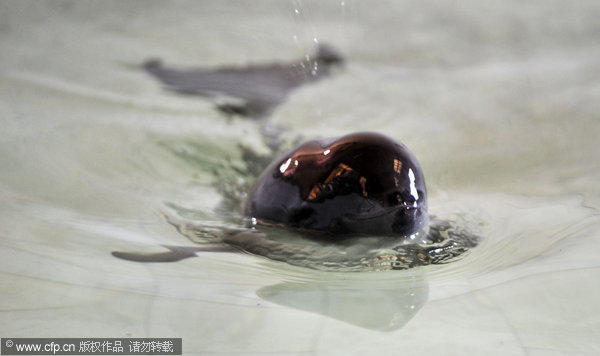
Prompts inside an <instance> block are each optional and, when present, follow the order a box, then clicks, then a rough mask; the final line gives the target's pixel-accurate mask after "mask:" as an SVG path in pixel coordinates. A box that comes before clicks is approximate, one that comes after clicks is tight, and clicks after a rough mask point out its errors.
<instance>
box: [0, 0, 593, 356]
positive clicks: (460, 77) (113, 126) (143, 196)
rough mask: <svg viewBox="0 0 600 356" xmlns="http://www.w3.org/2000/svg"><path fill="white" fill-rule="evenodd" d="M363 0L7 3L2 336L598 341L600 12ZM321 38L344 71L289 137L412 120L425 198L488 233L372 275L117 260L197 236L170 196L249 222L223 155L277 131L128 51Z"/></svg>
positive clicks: (555, 344)
mask: <svg viewBox="0 0 600 356" xmlns="http://www.w3.org/2000/svg"><path fill="white" fill-rule="evenodd" d="M345 3H346V4H345V6H344V12H343V13H344V15H343V16H341V17H340V16H337V15H339V14H340V13H341V12H340V11H339V10H340V9H339V4H338V3H336V4H335V6H334V5H331V4H323V5H317V4H312V3H311V4H304V5H305V6H304V7H303V8H302V10H303V14H304V18H305V20H302V21H296V22H292V21H290V16H291V15H290V14H289V13H288V12H289V11H291V10H290V9H289V6H288V7H286V8H282V7H281V6H278V5H277V4H275V3H260V4H259V5H256V6H255V7H252V8H250V7H248V8H244V9H243V11H242V10H241V9H239V8H237V7H232V6H229V5H223V4H221V5H207V4H196V3H184V2H182V3H178V4H177V6H173V7H164V6H165V5H160V4H159V3H152V5H148V7H147V8H146V10H145V12H141V13H140V12H139V6H141V5H139V4H137V3H135V2H128V3H120V4H119V5H117V3H110V5H111V6H117V7H119V11H113V10H114V9H109V8H110V6H108V5H104V4H105V3H98V4H96V3H83V4H75V3H73V4H71V3H69V2H65V3H61V5H52V4H50V3H48V4H45V5H42V4H39V3H35V4H33V3H27V2H19V3H2V5H0V6H1V7H2V10H1V11H0V24H2V25H0V26H2V28H1V29H0V46H1V47H2V48H4V49H6V48H10V50H4V51H0V53H1V54H0V62H1V63H2V64H3V65H2V67H3V69H2V72H0V97H1V98H3V100H1V101H0V122H1V124H2V133H1V134H0V145H1V148H0V166H1V167H2V169H1V170H0V199H1V201H2V204H1V205H0V212H1V214H0V244H1V245H0V246H1V247H0V273H1V274H0V276H1V277H0V285H1V287H2V288H0V290H2V292H0V293H1V295H2V298H0V304H1V305H2V317H1V318H2V321H3V322H2V323H1V324H0V325H1V326H0V334H2V335H12V336H22V337H32V336H62V337H77V336H87V337H89V336H97V337H99V336H111V337H118V336H121V335H133V336H139V337H141V336H172V337H183V339H184V350H186V353H194V352H196V353H209V352H215V353H217V352H221V353H233V352H249V353H261V352H271V353H273V352H280V351H282V350H286V351H289V352H299V353H300V352H306V353H310V352H314V353H323V354H331V353H332V352H333V351H348V350H351V351H353V352H361V351H366V350H369V351H371V352H372V351H374V350H376V351H383V352H397V351H398V350H400V349H406V350H413V351H415V353H424V354H430V353H432V352H434V351H439V348H438V347H437V346H435V345H433V344H432V343H431V342H430V341H431V340H432V337H434V338H435V340H437V341H439V342H440V343H445V344H448V345H451V346H452V347H453V348H455V349H456V350H457V352H459V353H461V354H481V353H503V354H516V353H528V354H536V353H538V354H540V353H543V352H544V351H549V352H553V351H554V352H557V353H560V352H564V353H573V352H587V353H598V352H600V346H599V345H598V343H597V340H598V338H599V336H598V335H599V333H600V329H599V327H598V325H600V320H599V319H598V315H600V310H599V308H600V304H599V303H598V301H597V295H598V293H599V290H598V286H597V285H598V284H597V280H598V277H599V270H598V259H597V252H596V251H597V250H598V248H600V239H599V234H598V226H599V223H598V213H597V209H598V207H599V206H600V192H599V191H598V188H597V181H598V178H600V167H599V166H598V163H597V162H599V160H598V152H600V147H598V145H599V144H598V140H597V139H596V138H597V137H598V134H600V132H599V130H600V128H599V125H598V124H597V122H598V121H597V120H598V112H600V110H599V107H598V103H597V101H596V100H593V99H594V98H595V96H594V94H595V93H597V92H598V85H597V83H598V79H600V78H599V77H598V75H599V74H598V73H599V68H598V65H597V64H596V61H595V58H597V54H598V53H599V52H600V48H598V45H597V43H596V39H597V36H598V33H597V26H596V25H595V24H596V22H597V15H598V12H599V11H600V10H599V9H598V6H597V5H596V4H595V3H593V2H580V3H578V6H571V5H570V4H562V3H560V2H556V3H550V4H546V5H545V6H541V5H540V4H537V5H536V4H528V5H524V4H519V3H518V2H506V3H502V4H500V3H498V4H495V5H493V6H492V5H489V4H487V5H485V4H483V5H482V4H480V3H479V2H477V3H474V2H462V1H461V2H458V3H457V4H456V5H452V6H450V5H445V6H450V7H447V8H444V7H442V8H438V7H436V6H429V5H426V4H420V5H418V4H409V3H408V2H398V3H396V2H390V3H387V4H385V5H381V6H380V8H369V7H370V5H369V6H367V5H361V4H358V3H353V2H348V1H346V2H345ZM261 4H262V5H261ZM288 5H289V4H288ZM409 5H411V6H414V7H417V8H415V9H414V10H413V11H409V12H407V11H405V10H406V8H407V7H411V6H409ZM104 6H106V8H105V7H104ZM144 6H146V5H144ZM211 6H214V7H211ZM440 6H441V5H440ZM46 7H50V9H47V8H46ZM350 9H352V10H350ZM308 10H311V11H308ZM392 10H393V11H392ZM542 10H543V11H542ZM540 11H541V12H540ZM308 12H310V14H311V16H312V17H308V18H307V16H308V15H307V14H308ZM91 13H94V14H95V16H93V17H90V16H88V15H89V14H91ZM265 13H268V14H270V15H271V17H269V20H266V19H265V17H264V16H259V14H265ZM136 14H137V15H136ZM213 14H221V15H222V16H229V19H231V21H223V20H222V19H223V17H220V16H213ZM328 14H329V15H334V16H326V15H328ZM391 14H395V15H394V16H392V17H393V19H392V18H390V16H391ZM544 14H545V15H544ZM557 14H560V16H556V15H557ZM83 15H85V16H83ZM109 15H110V16H109ZM546 15H551V16H546ZM119 19H121V20H123V21H122V22H119ZM304 21H310V22H311V24H312V25H311V26H312V27H311V28H310V30H307V29H305V27H304V26H305V25H306V22H304ZM156 23H160V24H161V26H156ZM308 27H310V26H308ZM308 27H307V28H308ZM249 28H252V29H254V37H253V38H255V40H253V41H251V42H250V43H248V42H247V41H248V36H247V34H248V31H247V29H249ZM274 28H276V29H277V31H273V29H274ZM190 31H191V32H192V33H194V36H192V37H193V38H191V39H190V38H189V37H185V36H181V34H182V33H187V32H190ZM304 31H306V33H305V32H304ZM314 32H317V33H316V34H315V33H314ZM390 33H394V34H395V36H397V37H398V39H397V40H395V41H391V40H390V38H389V37H390V36H389V34H390ZM291 34H293V35H296V36H297V37H296V38H297V39H298V40H299V41H300V42H299V43H300V46H298V45H297V44H295V43H294V42H293V41H291V40H290V38H292V37H291ZM315 37H317V38H318V39H319V41H321V40H322V39H323V40H325V38H326V39H327V40H328V42H331V43H334V44H336V45H338V46H339V47H340V48H341V50H342V51H343V52H344V53H345V54H346V55H347V56H348V58H349V63H348V66H347V67H346V68H345V69H344V71H342V72H341V73H339V74H337V75H336V76H335V77H333V78H331V80H328V81H323V82H322V83H319V84H318V85H315V86H311V87H306V88H303V89H302V90H299V91H298V92H297V93H295V94H294V95H292V96H291V97H290V98H289V100H288V101H287V102H286V103H285V104H283V105H282V106H281V107H279V108H278V109H277V110H276V111H275V112H274V114H273V116H272V117H271V119H270V122H271V123H272V124H278V125H282V126H284V127H287V128H289V130H288V131H285V132H283V133H282V136H283V138H284V140H289V141H291V140H293V139H294V138H295V137H296V136H297V135H302V136H304V137H309V138H312V137H315V136H322V137H333V136H339V135H342V134H345V133H347V132H349V131H357V130H375V131H381V132H384V133H386V134H388V135H391V136H394V137H395V138H397V139H399V140H401V141H403V142H404V143H405V144H407V146H408V147H410V148H411V150H412V151H413V152H414V153H415V155H416V156H417V157H418V158H419V160H420V161H421V164H422V166H423V168H424V172H425V175H426V179H427V182H428V188H429V190H430V195H431V197H430V212H431V213H433V214H435V215H437V216H439V217H441V218H447V219H452V220H454V221H456V222H457V223H458V224H460V225H462V226H465V227H468V228H469V229H471V230H473V231H477V232H478V233H479V234H480V235H481V236H482V237H483V239H482V241H481V243H480V245H479V246H478V247H477V248H475V249H473V251H471V253H470V254H469V255H468V256H466V257H465V258H464V259H461V260H460V261H456V262H453V263H451V264H447V265H440V266H427V267H425V268H418V269H414V270H410V271H399V272H398V271H389V272H382V273H358V274H348V273H327V272H320V271H313V270H309V269H306V268H301V267H294V266H290V265H287V264H285V263H281V262H277V261H270V260H268V259H265V258H262V257H260V256H252V255H246V254H234V253H222V252H206V253H201V254H200V255H199V257H197V258H191V259H185V260H182V261H180V262H177V263H172V264H140V263H132V262H127V261H121V260H118V259H115V258H113V257H112V256H111V255H110V252H111V251H113V250H125V251H140V252H156V251H160V249H161V247H160V245H161V244H167V245H189V246H193V244H192V243H191V242H189V241H188V240H187V239H185V238H184V237H182V236H181V235H180V234H178V233H177V232H176V231H175V229H173V227H172V226H171V225H169V224H168V222H167V221H166V220H165V218H164V214H163V212H164V210H165V207H168V204H169V203H175V204H177V205H179V206H182V207H186V208H188V209H189V211H190V212H191V214H195V215H194V218H196V219H198V220H200V221H203V222H205V223H207V224H230V222H229V220H226V219H224V218H223V215H222V214H220V213H218V212H215V211H218V209H217V208H218V207H219V204H220V202H221V196H220V194H219V193H218V192H217V190H216V189H215V185H214V183H215V181H214V180H215V175H214V170H215V169H217V170H218V169H220V168H221V167H223V166H236V165H239V164H240V162H241V160H242V157H241V155H240V150H239V148H238V146H237V144H238V143H240V142H244V143H245V144H247V145H249V146H251V147H253V148H255V149H256V150H259V151H260V150H263V151H266V148H265V146H264V143H263V142H262V141H261V140H262V136H261V127H260V125H261V124H260V123H257V122H255V121H245V120H241V119H236V118H230V119H226V118H223V116H222V115H220V114H219V113H217V112H216V111H214V109H213V107H212V104H211V103H207V102H205V101H202V100H194V99H189V98H180V97H177V96H174V95H172V94H169V93H166V92H164V91H162V90H161V89H160V88H159V87H158V86H157V85H156V84H155V83H154V82H152V81H151V80H150V79H149V78H148V77H146V76H145V75H144V74H143V73H142V72H141V71H140V70H138V69H137V68H135V66H134V65H133V64H134V63H139V62H141V61H142V60H143V59H146V58H148V57H150V56H161V57H168V58H169V59H172V60H173V62H177V63H182V64H190V65H206V66H212V65H219V64H226V63H246V62H247V61H250V60H252V61H266V60H269V61H270V60H273V59H279V58H281V59H285V60H288V59H290V58H295V57H298V56H299V55H303V54H305V53H311V51H312V49H313V47H311V46H312V44H313V42H312V41H313V39H314V38H315ZM215 38H220V40H219V41H215ZM356 38H361V39H362V40H360V41H359V40H356ZM269 41H271V42H269ZM302 41H304V42H307V43H308V44H307V43H304V42H302ZM192 44H193V45H192ZM198 44H202V45H198ZM256 47H258V48H260V50H257V49H256ZM340 123H343V125H340ZM182 157H187V159H182ZM373 330H380V331H387V332H385V333H378V332H373ZM273 335H276V336H277V338H276V339H275V341H273ZM307 350H308V351H307Z"/></svg>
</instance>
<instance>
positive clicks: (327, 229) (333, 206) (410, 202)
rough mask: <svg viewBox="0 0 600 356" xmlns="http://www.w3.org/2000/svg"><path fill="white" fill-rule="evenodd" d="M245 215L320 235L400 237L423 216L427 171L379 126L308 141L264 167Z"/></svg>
mask: <svg viewBox="0 0 600 356" xmlns="http://www.w3.org/2000/svg"><path fill="white" fill-rule="evenodd" d="M247 215H248V216H250V217H252V218H254V219H255V220H253V221H256V222H257V223H260V224H267V225H273V224H275V225H280V226H285V227H288V228H295V229H301V230H306V231H310V232H316V233H320V234H321V238H322V239H330V240H332V239H340V238H344V237H345V236H353V235H360V234H363V235H364V234H370V235H388V236H390V235H391V236H397V237H404V236H408V235H410V234H412V233H415V232H417V231H418V230H420V229H422V228H423V227H425V225H426V223H427V192H426V188H425V179H424V178H423V173H422V171H421V167H420V166H419V163H418V162H417V160H416V158H415V157H414V156H413V154H412V153H411V152H410V151H409V150H408V149H407V148H406V146H404V145H403V144H401V143H400V142H398V141H395V140H393V139H391V138H389V137H387V136H384V135H382V134H378V133H372V132H361V133H354V134H350V135H346V136H343V137H341V138H339V139H336V140H333V141H329V142H327V141H309V142H306V143H304V144H302V145H300V146H299V147H297V148H295V149H294V150H292V151H290V152H288V153H286V154H284V155H283V156H282V157H281V158H279V159H277V160H275V161H274V162H273V163H272V164H271V165H270V166H269V167H268V168H267V169H266V170H265V172H264V173H263V174H262V176H261V177H260V179H259V180H258V183H257V184H256V186H255V188H254V190H253V192H252V193H251V197H250V200H249V203H248V208H247Z"/></svg>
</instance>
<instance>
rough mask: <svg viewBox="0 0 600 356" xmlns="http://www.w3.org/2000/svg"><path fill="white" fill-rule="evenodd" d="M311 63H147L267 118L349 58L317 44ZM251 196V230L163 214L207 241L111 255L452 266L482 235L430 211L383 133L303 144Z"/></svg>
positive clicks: (338, 267) (249, 155)
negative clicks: (234, 255)
mask: <svg viewBox="0 0 600 356" xmlns="http://www.w3.org/2000/svg"><path fill="white" fill-rule="evenodd" d="M312 63H313V65H310V66H307V65H306V63H305V62H302V61H301V62H297V63H292V64H289V65H282V64H270V65H257V66H248V67H242V68H231V67H225V68H219V69H186V70H184V69H173V68H166V67H164V66H163V65H162V64H161V63H160V62H158V61H148V62H146V63H145V65H144V69H145V70H146V71H147V72H148V73H150V74H152V75H153V76H154V77H156V78H157V79H159V80H160V81H161V82H162V83H163V84H164V85H165V86H166V87H167V88H169V89H171V90H173V91H175V92H177V93H181V94H186V95H198V96H205V97H211V96H214V95H227V96H228V97H231V98H234V99H237V100H238V102H237V103H231V104H224V105H220V106H219V109H220V110H221V111H223V112H226V113H228V114H239V115H242V116H246V117H261V118H264V117H266V116H268V114H269V113H270V112H271V111H272V110H273V108H274V107H276V106H277V105H279V104H281V103H282V102H283V101H284V100H285V99H286V98H287V96H288V94H289V93H290V92H291V91H292V90H293V89H294V88H296V87H298V86H300V85H302V84H305V83H309V82H313V81H315V80H319V79H320V78H322V77H324V76H326V75H327V74H329V72H330V69H331V68H333V67H335V66H337V65H340V64H341V63H343V60H342V58H341V56H339V55H338V54H337V53H336V52H335V51H333V50H332V49H331V48H329V47H326V46H321V47H320V48H319V50H318V53H317V55H316V56H315V59H314V61H313V62H312ZM315 69H316V70H315ZM263 135H264V138H265V141H266V143H267V145H268V146H269V147H270V148H271V149H272V150H273V154H274V153H275V152H277V151H278V147H279V143H278V140H277V139H273V138H271V137H270V135H266V134H265V133H263ZM242 148H243V147H242ZM243 156H244V159H245V161H246V162H245V163H246V165H247V167H248V172H247V173H249V174H248V176H246V178H250V179H252V178H256V176H257V175H258V172H255V170H256V167H264V165H263V164H262V163H261V162H262V161H263V160H264V157H261V156H257V155H255V154H254V153H253V152H250V151H244V152H243ZM217 178H218V177H217ZM224 186H225V187H227V184H225V185H224ZM236 190H237V189H234V191H236ZM242 190H244V189H242ZM226 191H227V189H226ZM221 193H224V192H223V191H222V192H221ZM244 194H245V190H244ZM242 195H243V194H242ZM248 196H249V198H248V199H247V202H246V208H245V211H244V214H245V215H246V217H247V221H249V222H250V223H249V225H248V226H247V227H243V226H241V225H240V226H239V227H237V228H232V227H224V226H207V225H203V224H202V223H196V222H194V221H178V219H177V218H176V217H175V216H174V215H170V214H166V215H165V218H166V219H167V221H169V223H171V224H172V225H173V226H174V227H175V228H176V229H177V230H178V231H179V233H181V234H182V235H184V236H186V237H188V238H189V239H190V240H192V241H193V242H196V243H198V244H201V245H196V246H171V245H163V247H165V248H166V249H167V251H164V252H158V253H133V252H123V251H114V252H112V254H113V256H115V257H117V258H120V259H124V260H129V261H135V262H174V261H179V260H182V259H185V258H189V257H195V256H197V254H198V253H199V252H232V251H243V252H247V253H251V254H254V255H260V256H264V257H267V258H269V259H271V260H276V261H283V262H286V263H288V264H291V265H295V266H301V267H308V268H314V269H321V270H333V271H365V270H386V269H407V268H412V267H417V266H423V265H428V264H440V263H447V262H449V261H452V260H454V259H455V258H456V257H459V256H461V255H463V254H465V253H466V252H468V251H469V250H470V249H471V248H472V247H475V246H476V245H477V244H478V241H479V237H478V236H476V235H473V234H471V233H469V232H467V231H464V230H461V229H459V228H457V227H456V226H454V225H453V224H452V223H450V222H448V221H444V220H438V219H435V218H430V217H429V216H428V214H427V191H426V187H425V180H424V177H423V173H422V171H421V167H420V166H419V163H418V162H417V160H416V158H415V157H414V156H413V154H412V153H411V152H410V151H409V150H408V149H407V148H406V147H405V146H404V145H403V144H401V143H400V142H398V141H396V140H394V139H392V138H390V137H387V136H384V135H382V134H378V133H372V132H359V133H354V134H350V135H346V136H343V137H341V138H337V139H331V140H320V141H309V142H306V143H304V144H301V145H300V146H298V147H297V148H295V149H293V150H291V151H290V152H288V153H286V154H284V155H283V156H281V157H280V158H277V159H275V160H274V161H272V163H271V164H270V165H269V166H268V167H267V168H266V169H265V170H264V172H263V173H262V174H261V175H260V177H258V180H257V183H256V184H255V185H254V188H253V189H252V190H251V191H250V193H249V195H248ZM223 197H224V201H229V202H235V201H237V200H238V199H239V198H240V197H238V196H235V195H234V196H229V193H227V194H224V195H223ZM235 205H236V204H232V205H230V206H235ZM234 210H236V209H231V211H230V212H229V213H233V214H235V212H234Z"/></svg>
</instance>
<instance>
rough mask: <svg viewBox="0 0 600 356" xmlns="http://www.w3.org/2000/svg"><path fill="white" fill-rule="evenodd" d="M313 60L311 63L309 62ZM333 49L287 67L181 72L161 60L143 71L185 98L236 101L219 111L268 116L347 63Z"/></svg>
mask: <svg viewBox="0 0 600 356" xmlns="http://www.w3.org/2000/svg"><path fill="white" fill-rule="evenodd" d="M309 58H310V60H309ZM343 61H344V60H343V58H342V56H341V55H340V54H338V53H337V52H336V51H335V50H334V49H333V48H331V47H330V46H327V45H323V44H322V45H320V46H319V48H318V50H317V53H316V55H315V56H313V57H312V58H311V57H310V56H307V57H306V58H305V59H302V60H300V61H297V62H294V63H287V64H278V63H273V64H261V65H250V66H246V67H220V68H217V69H209V68H189V69H177V68H169V67H166V66H164V65H163V64H162V63H161V61H159V60H155V59H154V60H148V61H146V62H145V63H144V64H143V68H144V69H145V70H146V71H147V72H148V73H150V74H151V75H152V76H153V77H155V78H156V79H158V80H159V81H161V82H162V83H163V84H164V85H165V86H166V87H167V88H168V89H170V90H172V91H175V92H177V93H179V94H184V95H196V96H203V97H219V96H225V97H227V99H234V100H233V101H232V102H228V103H227V104H220V105H217V107H218V108H219V110H221V111H223V112H225V113H228V114H236V115H240V116H246V117H254V118H260V117H266V116H268V114H269V113H270V112H271V111H272V110H273V109H274V108H275V107H276V106H277V105H279V104H281V103H282V102H283V101H284V100H285V99H286V98H287V96H288V95H289V93H290V92H291V91H292V90H293V89H295V88H296V87H298V86H300V85H303V84H306V83H310V82H314V81H317V80H319V79H321V78H323V77H325V76H327V75H328V74H329V73H330V71H331V68H333V67H335V66H339V65H341V64H342V63H343Z"/></svg>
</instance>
